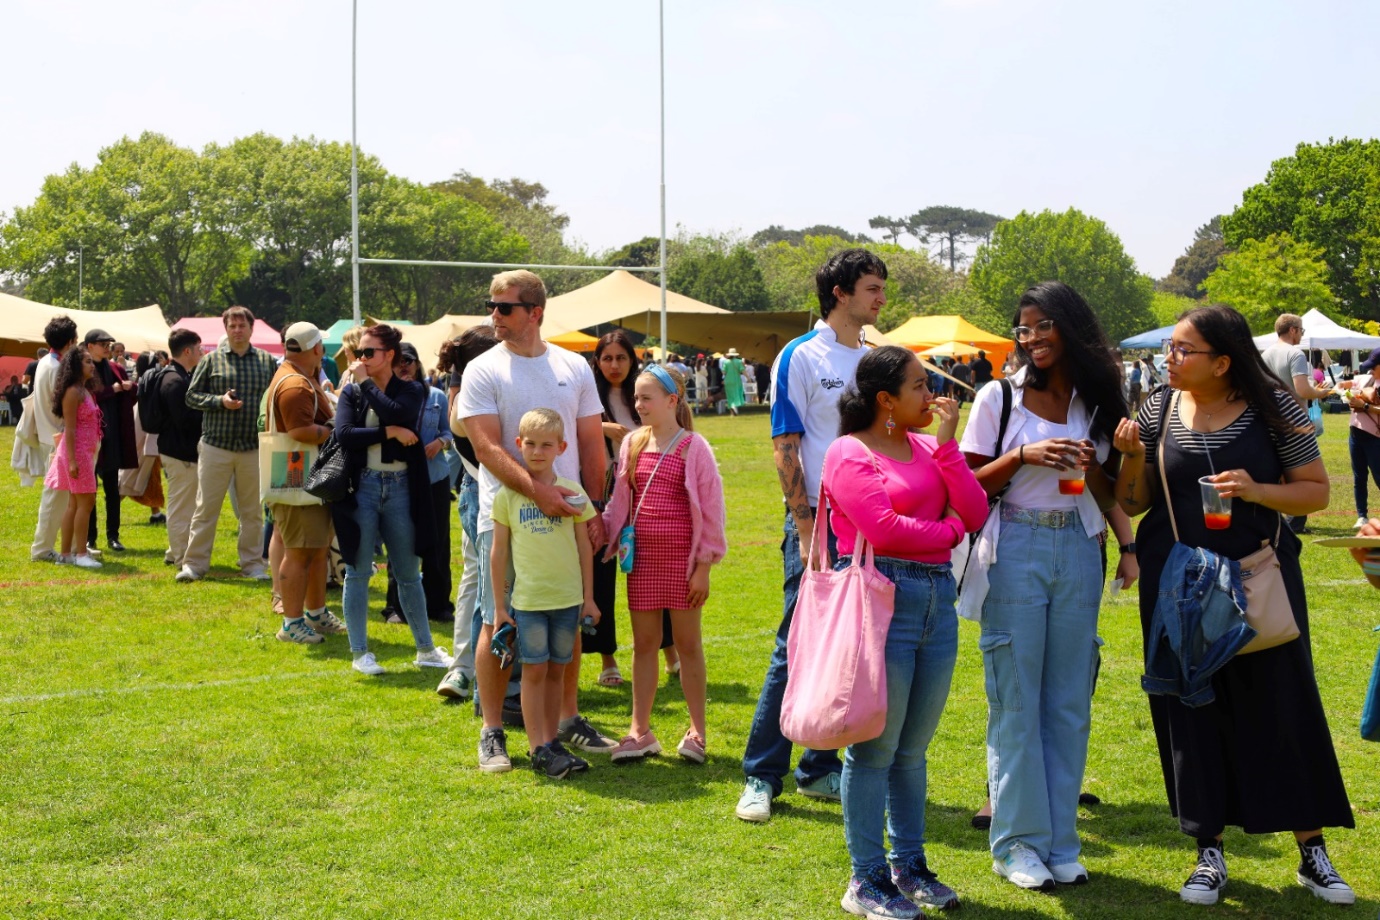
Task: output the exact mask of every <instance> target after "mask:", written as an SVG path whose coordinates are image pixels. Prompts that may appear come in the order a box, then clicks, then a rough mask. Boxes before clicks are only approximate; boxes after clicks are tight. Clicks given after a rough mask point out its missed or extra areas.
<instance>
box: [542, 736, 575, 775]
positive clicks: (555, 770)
mask: <svg viewBox="0 0 1380 920" xmlns="http://www.w3.org/2000/svg"><path fill="white" fill-rule="evenodd" d="M572 766H573V764H572V763H571V762H570V755H569V754H558V753H556V752H555V751H553V750H552V749H551V745H549V744H543V745H542V746H541V747H539V748H537V749H536V750H535V751H533V752H532V769H533V771H535V772H536V773H537V775H538V776H545V777H546V778H547V779H565V778H566V777H567V776H569V775H570V770H571V768H572Z"/></svg>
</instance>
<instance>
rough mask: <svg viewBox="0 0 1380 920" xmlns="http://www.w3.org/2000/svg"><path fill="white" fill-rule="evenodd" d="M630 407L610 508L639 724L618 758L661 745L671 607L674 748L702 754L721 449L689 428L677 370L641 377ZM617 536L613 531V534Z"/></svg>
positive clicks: (720, 521) (720, 515)
mask: <svg viewBox="0 0 1380 920" xmlns="http://www.w3.org/2000/svg"><path fill="white" fill-rule="evenodd" d="M633 408H634V409H635V410H636V412H637V414H638V416H639V417H640V418H641V419H642V426H643V427H641V428H639V429H637V430H636V431H634V432H633V433H632V434H629V435H628V436H627V437H626V438H624V439H623V445H622V447H621V449H620V450H619V457H618V475H617V478H616V479H615V481H614V487H613V498H612V499H610V501H609V505H608V508H607V510H605V512H604V524H605V527H606V528H611V529H608V530H607V531H606V532H607V533H608V534H609V536H610V540H609V553H608V555H609V556H610V557H611V556H613V555H614V554H615V553H616V554H617V555H618V556H619V561H620V563H621V565H622V568H623V571H625V572H627V573H628V581H627V586H628V612H629V614H630V615H631V619H632V629H633V711H632V726H631V728H629V730H628V734H627V735H626V736H625V737H624V738H623V739H622V741H620V742H619V744H618V747H616V748H615V749H614V750H613V752H612V754H611V757H612V759H613V760H615V761H620V760H639V759H641V758H643V757H649V756H652V755H654V754H659V753H661V744H660V743H659V742H658V741H657V739H656V736H655V735H653V734H652V726H651V716H652V705H653V703H654V702H655V701H656V686H657V674H658V671H659V668H658V666H657V650H658V648H659V647H660V645H661V617H662V611H663V610H670V612H671V614H670V615H671V622H672V623H673V624H674V629H675V634H676V647H677V648H678V649H680V680H681V688H682V689H683V690H684V692H685V706H686V709H687V710H689V716H690V730H689V731H688V732H686V733H685V737H684V738H683V739H682V740H681V742H680V745H679V746H678V747H677V748H676V751H677V753H679V754H680V756H681V757H684V758H685V759H686V760H689V761H692V762H694V763H704V759H705V737H706V736H705V718H704V709H705V666H704V645H703V643H702V641H701V637H700V610H701V608H702V607H703V606H704V602H705V600H706V599H707V598H708V597H709V568H710V566H712V565H713V564H714V563H716V562H718V561H719V560H720V559H722V558H723V557H724V553H725V552H726V551H727V548H728V546H727V537H726V535H725V533H724V517H725V512H724V492H723V482H722V481H721V480H720V479H719V468H718V465H717V464H716V463H715V461H714V453H713V451H712V450H710V448H709V443H708V442H707V441H705V440H704V438H702V437H700V436H699V435H697V434H695V433H694V432H693V431H692V430H691V428H692V427H693V422H692V421H691V418H690V407H689V405H687V404H686V401H685V385H684V383H683V382H682V380H681V378H680V375H679V374H678V373H676V372H675V371H672V370H668V369H666V368H664V367H661V366H660V365H655V364H653V365H650V366H649V367H648V368H647V370H645V371H643V372H642V373H641V374H639V375H638V377H637V382H636V384H635V386H634V388H633ZM615 534H616V535H618V536H617V539H614V535H615Z"/></svg>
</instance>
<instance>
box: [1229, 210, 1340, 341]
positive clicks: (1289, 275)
mask: <svg viewBox="0 0 1380 920" xmlns="http://www.w3.org/2000/svg"><path fill="white" fill-rule="evenodd" d="M1327 281H1328V272H1327V265H1326V264H1325V263H1324V262H1323V249H1322V247H1321V246H1312V245H1309V244H1308V243H1302V242H1299V241H1298V240H1295V239H1294V238H1293V237H1291V236H1290V235H1289V234H1287V233H1272V234H1271V235H1269V236H1268V237H1266V238H1265V239H1263V240H1246V242H1245V243H1243V244H1242V246H1241V248H1240V249H1239V250H1238V251H1236V252H1234V253H1228V254H1227V255H1226V256H1224V257H1223V258H1222V263H1221V264H1220V265H1219V266H1218V267H1217V270H1216V271H1215V272H1213V273H1212V274H1211V275H1209V276H1208V279H1207V281H1206V282H1205V285H1204V286H1205V287H1206V288H1207V294H1208V297H1210V298H1211V299H1212V300H1214V301H1217V302H1219V303H1224V304H1227V305H1228V306H1231V307H1235V308H1236V309H1237V310H1238V311H1239V312H1240V313H1241V314H1242V315H1243V316H1245V317H1246V322H1248V323H1250V326H1251V329H1252V330H1254V331H1255V332H1257V333H1264V332H1267V331H1269V330H1270V329H1272V328H1274V322H1275V318H1276V317H1277V316H1279V314H1281V313H1297V314H1298V315H1300V316H1302V315H1303V314H1304V313H1307V312H1308V311H1309V310H1312V309H1319V310H1327V309H1330V308H1333V307H1335V306H1336V303H1337V302H1336V298H1334V297H1333V296H1332V289H1331V288H1330V287H1329V286H1328V283H1327Z"/></svg>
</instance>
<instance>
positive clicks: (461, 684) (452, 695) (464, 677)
mask: <svg viewBox="0 0 1380 920" xmlns="http://www.w3.org/2000/svg"><path fill="white" fill-rule="evenodd" d="M436 692H437V693H439V694H440V695H441V696H444V697H446V698H448V699H452V700H467V699H469V698H470V697H471V696H473V695H474V680H473V678H471V677H470V676H469V675H468V674H462V673H461V672H459V671H447V672H446V676H445V677H443V678H441V682H440V683H439V684H437V685H436Z"/></svg>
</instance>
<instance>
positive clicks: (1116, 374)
mask: <svg viewBox="0 0 1380 920" xmlns="http://www.w3.org/2000/svg"><path fill="white" fill-rule="evenodd" d="M1024 307H1037V308H1038V309H1039V310H1040V312H1042V313H1044V315H1045V318H1046V319H1052V320H1054V328H1056V329H1058V330H1059V338H1060V340H1061V341H1062V342H1063V343H1064V356H1063V363H1064V367H1065V369H1066V371H1067V373H1068V375H1069V379H1070V380H1071V381H1073V386H1074V388H1075V389H1076V390H1078V395H1079V396H1080V397H1081V398H1082V400H1083V404H1084V405H1085V406H1087V407H1088V412H1089V413H1090V414H1091V412H1092V411H1093V407H1094V406H1095V407H1097V410H1098V412H1097V418H1096V419H1094V420H1093V429H1094V431H1093V435H1094V439H1096V436H1098V435H1100V436H1101V437H1103V438H1106V439H1107V440H1108V441H1110V440H1112V437H1113V436H1114V435H1115V434H1116V425H1117V422H1119V421H1121V420H1122V419H1123V418H1126V400H1125V399H1124V398H1123V397H1122V395H1121V365H1120V364H1119V363H1118V362H1117V361H1116V360H1115V359H1114V358H1113V357H1112V343H1111V342H1110V341H1108V340H1107V333H1106V332H1104V331H1103V330H1102V324H1101V323H1099V322H1098V321H1097V315H1096V314H1095V313H1093V311H1092V308H1091V307H1089V306H1088V302H1087V301H1086V300H1084V299H1083V297H1082V295H1080V294H1079V293H1078V292H1077V291H1075V290H1074V289H1073V288H1071V287H1069V286H1068V285H1067V284H1065V283H1064V282H1062V281H1042V282H1040V283H1039V284H1037V285H1035V286H1034V287H1032V288H1030V289H1028V290H1027V291H1026V292H1025V293H1024V294H1022V295H1021V300H1020V303H1019V304H1017V305H1016V312H1015V314H1014V315H1013V316H1012V318H1011V325H1013V326H1014V325H1016V324H1017V323H1019V322H1020V316H1021V309H1022V308H1024ZM1014 355H1015V358H1016V366H1017V367H1018V368H1020V367H1024V368H1025V369H1026V370H1025V374H1026V377H1025V385H1026V386H1028V387H1030V388H1031V389H1032V390H1043V389H1044V388H1045V387H1047V386H1049V379H1048V375H1047V374H1045V372H1044V371H1041V370H1040V369H1039V368H1037V367H1036V366H1035V362H1034V361H1032V360H1031V359H1030V353H1029V352H1028V351H1026V350H1025V346H1024V345H1022V344H1021V343H1020V342H1017V343H1016V350H1015V352H1014Z"/></svg>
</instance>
